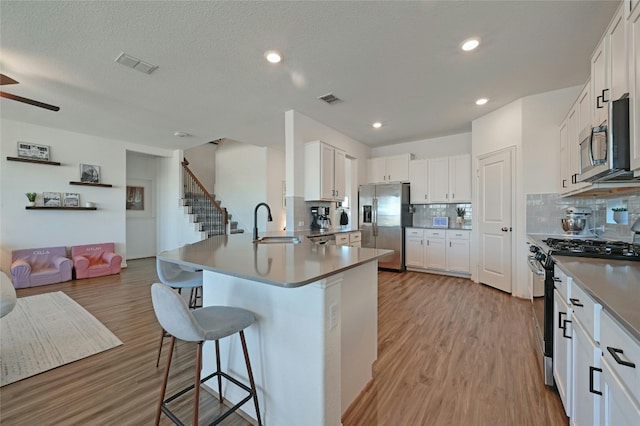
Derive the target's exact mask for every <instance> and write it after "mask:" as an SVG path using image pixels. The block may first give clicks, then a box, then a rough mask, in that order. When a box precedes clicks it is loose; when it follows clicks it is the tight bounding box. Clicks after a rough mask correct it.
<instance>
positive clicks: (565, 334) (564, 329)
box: [562, 320, 571, 339]
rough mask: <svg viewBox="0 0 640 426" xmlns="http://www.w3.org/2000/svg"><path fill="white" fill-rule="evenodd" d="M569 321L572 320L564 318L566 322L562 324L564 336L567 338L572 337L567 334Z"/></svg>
mask: <svg viewBox="0 0 640 426" xmlns="http://www.w3.org/2000/svg"><path fill="white" fill-rule="evenodd" d="M567 323H568V324H571V321H569V320H564V323H563V324H562V337H566V338H567V339H571V336H567Z"/></svg>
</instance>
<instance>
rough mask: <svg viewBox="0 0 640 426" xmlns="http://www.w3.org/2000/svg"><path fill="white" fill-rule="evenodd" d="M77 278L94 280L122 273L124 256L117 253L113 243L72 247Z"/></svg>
mask: <svg viewBox="0 0 640 426" xmlns="http://www.w3.org/2000/svg"><path fill="white" fill-rule="evenodd" d="M71 258H72V259H73V266H74V268H75V269H76V278H77V279H81V278H93V277H101V276H103V275H112V274H119V273H120V264H121V263H122V256H120V255H119V254H116V253H115V245H114V244H113V243H102V244H87V245H83V246H73V247H71Z"/></svg>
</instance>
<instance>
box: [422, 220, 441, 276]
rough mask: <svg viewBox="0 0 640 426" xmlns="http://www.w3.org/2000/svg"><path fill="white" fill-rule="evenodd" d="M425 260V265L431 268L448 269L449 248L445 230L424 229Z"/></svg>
mask: <svg viewBox="0 0 640 426" xmlns="http://www.w3.org/2000/svg"><path fill="white" fill-rule="evenodd" d="M424 239H425V242H426V247H425V251H424V253H425V261H424V266H425V267H426V268H429V269H442V270H444V269H447V249H446V236H445V231H434V230H431V229H426V230H425V231H424Z"/></svg>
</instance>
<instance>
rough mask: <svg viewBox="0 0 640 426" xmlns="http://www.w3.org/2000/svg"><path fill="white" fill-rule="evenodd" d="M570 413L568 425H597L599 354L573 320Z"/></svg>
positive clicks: (599, 389) (600, 386)
mask: <svg viewBox="0 0 640 426" xmlns="http://www.w3.org/2000/svg"><path fill="white" fill-rule="evenodd" d="M572 325H573V338H572V342H573V400H572V406H573V413H572V415H571V424H572V425H576V426H597V425H598V424H600V423H599V422H600V398H601V393H602V391H601V389H602V385H601V377H602V375H601V371H602V370H601V367H600V366H601V362H600V359H601V354H602V351H600V348H599V347H598V346H597V345H596V343H595V342H594V341H593V340H592V339H591V338H590V337H589V335H588V334H587V332H586V331H585V329H584V327H583V326H582V324H580V322H579V321H577V320H576V318H575V316H574V318H573V323H572Z"/></svg>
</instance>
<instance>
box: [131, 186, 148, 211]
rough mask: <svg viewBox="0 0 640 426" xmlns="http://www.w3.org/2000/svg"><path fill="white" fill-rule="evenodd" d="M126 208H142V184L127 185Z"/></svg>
mask: <svg viewBox="0 0 640 426" xmlns="http://www.w3.org/2000/svg"><path fill="white" fill-rule="evenodd" d="M127 210H144V186H129V185H127Z"/></svg>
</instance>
